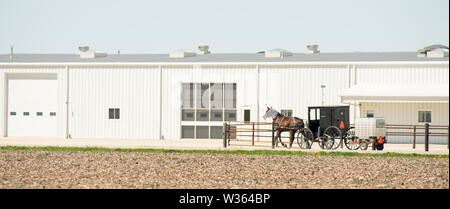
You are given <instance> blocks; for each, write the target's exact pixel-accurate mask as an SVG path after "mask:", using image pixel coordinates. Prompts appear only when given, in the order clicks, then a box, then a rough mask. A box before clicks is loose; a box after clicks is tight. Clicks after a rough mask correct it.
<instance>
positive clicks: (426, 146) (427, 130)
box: [425, 123, 430, 152]
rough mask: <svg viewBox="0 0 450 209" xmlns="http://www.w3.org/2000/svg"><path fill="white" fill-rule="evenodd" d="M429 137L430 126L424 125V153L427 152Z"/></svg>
mask: <svg viewBox="0 0 450 209" xmlns="http://www.w3.org/2000/svg"><path fill="white" fill-rule="evenodd" d="M429 137H430V124H428V123H425V152H428V148H429V142H430V141H429Z"/></svg>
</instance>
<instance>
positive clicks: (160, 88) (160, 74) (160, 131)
mask: <svg viewBox="0 0 450 209" xmlns="http://www.w3.org/2000/svg"><path fill="white" fill-rule="evenodd" d="M159 139H164V136H163V135H162V67H161V65H159Z"/></svg>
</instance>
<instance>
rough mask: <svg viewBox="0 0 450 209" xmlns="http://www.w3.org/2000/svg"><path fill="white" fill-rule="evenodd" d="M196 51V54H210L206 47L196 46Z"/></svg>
mask: <svg viewBox="0 0 450 209" xmlns="http://www.w3.org/2000/svg"><path fill="white" fill-rule="evenodd" d="M198 50H199V51H198V52H197V54H211V52H210V51H209V46H208V45H202V46H198Z"/></svg>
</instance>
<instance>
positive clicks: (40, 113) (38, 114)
mask: <svg viewBox="0 0 450 209" xmlns="http://www.w3.org/2000/svg"><path fill="white" fill-rule="evenodd" d="M36 115H37V116H42V115H44V113H42V112H36Z"/></svg>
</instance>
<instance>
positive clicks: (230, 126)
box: [223, 121, 450, 151]
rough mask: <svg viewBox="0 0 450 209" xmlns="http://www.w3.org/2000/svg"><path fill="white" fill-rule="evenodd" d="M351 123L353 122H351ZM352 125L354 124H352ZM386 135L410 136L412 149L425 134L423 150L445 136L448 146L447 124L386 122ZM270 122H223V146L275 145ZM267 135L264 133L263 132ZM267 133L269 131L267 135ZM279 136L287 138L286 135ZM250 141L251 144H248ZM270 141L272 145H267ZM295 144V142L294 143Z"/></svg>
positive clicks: (449, 139)
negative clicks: (430, 141)
mask: <svg viewBox="0 0 450 209" xmlns="http://www.w3.org/2000/svg"><path fill="white" fill-rule="evenodd" d="M352 125H353V124H352ZM353 126H354V125H353ZM385 127H386V136H411V137H412V144H413V149H415V148H416V137H417V136H425V151H428V146H429V137H430V136H447V149H448V148H449V143H450V138H449V126H448V125H430V124H428V123H426V124H386V126H385ZM275 128H276V126H274V124H272V123H271V122H251V121H229V122H225V123H224V124H223V146H224V147H225V148H226V147H228V146H254V147H272V148H273V147H275V140H274V138H275V136H274V129H275ZM265 133H266V134H267V135H264V134H265ZM268 133H271V135H269V134H268ZM281 138H284V139H289V137H287V136H281ZM249 142H251V144H249ZM268 143H272V145H268ZM294 146H295V143H294Z"/></svg>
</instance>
